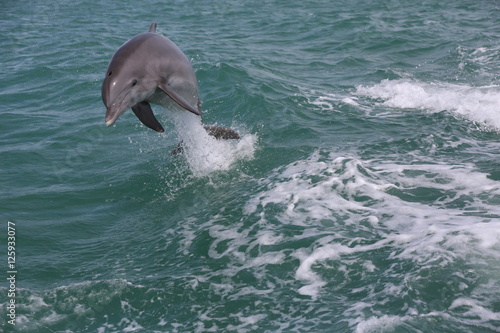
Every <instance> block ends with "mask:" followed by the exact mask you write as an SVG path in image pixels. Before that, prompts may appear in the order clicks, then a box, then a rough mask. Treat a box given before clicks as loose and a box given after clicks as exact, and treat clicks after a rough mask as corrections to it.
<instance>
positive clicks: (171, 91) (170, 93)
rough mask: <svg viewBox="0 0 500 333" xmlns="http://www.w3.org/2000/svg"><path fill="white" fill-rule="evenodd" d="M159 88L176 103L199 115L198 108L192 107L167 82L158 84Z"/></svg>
mask: <svg viewBox="0 0 500 333" xmlns="http://www.w3.org/2000/svg"><path fill="white" fill-rule="evenodd" d="M158 87H159V88H160V89H161V90H163V92H164V93H165V94H167V95H168V96H169V97H170V98H171V99H173V100H174V101H175V102H176V103H177V104H179V105H180V106H182V107H183V108H184V109H186V110H188V111H190V112H192V113H194V114H195V115H197V116H200V115H201V114H200V112H199V111H198V110H196V109H195V108H194V107H192V106H191V105H190V104H189V103H188V102H186V100H185V99H184V97H182V96H181V95H179V94H178V93H177V92H175V90H174V89H172V87H171V86H169V85H168V84H166V83H161V84H160V85H159V86H158Z"/></svg>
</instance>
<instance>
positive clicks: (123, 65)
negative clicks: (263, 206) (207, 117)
mask: <svg viewBox="0 0 500 333" xmlns="http://www.w3.org/2000/svg"><path fill="white" fill-rule="evenodd" d="M101 95H102V100H103V102H104V105H105V106H106V109H107V110H106V119H105V121H106V125H107V126H111V125H113V124H114V123H115V121H116V120H117V119H118V117H120V116H121V115H122V114H123V113H124V112H125V111H126V110H128V109H129V108H131V109H132V111H133V112H134V114H135V115H136V116H137V118H139V120H140V121H141V122H142V123H143V124H144V125H146V126H147V127H149V128H151V129H153V130H155V131H157V132H164V131H165V130H164V129H163V126H162V125H161V124H160V123H159V122H158V120H157V119H156V117H155V116H154V114H153V110H152V109H151V105H150V103H153V104H158V105H161V106H164V107H165V108H167V109H170V110H187V111H189V112H191V113H193V114H195V115H197V116H200V117H201V102H200V98H199V96H198V82H197V80H196V75H195V73H194V70H193V67H192V66H191V63H190V62H189V60H188V59H187V57H186V56H185V55H184V53H182V51H181V50H180V49H179V48H178V47H177V45H175V44H174V43H173V42H172V41H171V40H170V39H168V38H166V37H164V36H162V35H160V34H157V33H156V23H155V22H153V23H151V26H150V27H149V31H148V32H146V33H142V34H139V35H137V36H135V37H132V38H131V39H130V40H128V41H127V42H125V44H123V45H122V46H121V47H120V48H119V49H118V51H116V53H115V54H114V55H113V57H112V58H111V61H110V63H109V66H108V69H107V71H106V76H105V78H104V81H103V82H102V88H101ZM203 127H204V128H205V130H206V131H207V132H208V134H210V135H212V136H214V137H215V138H217V139H239V135H238V133H237V132H236V131H234V130H232V129H230V128H225V127H220V126H207V125H205V126H203Z"/></svg>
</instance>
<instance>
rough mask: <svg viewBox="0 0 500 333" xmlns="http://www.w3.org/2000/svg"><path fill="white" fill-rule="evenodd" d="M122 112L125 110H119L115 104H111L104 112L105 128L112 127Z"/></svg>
mask: <svg viewBox="0 0 500 333" xmlns="http://www.w3.org/2000/svg"><path fill="white" fill-rule="evenodd" d="M120 104H121V103H120ZM124 112H125V109H121V110H120V108H119V107H116V104H111V106H110V107H109V108H108V109H107V110H106V119H105V121H106V126H111V125H113V124H114V123H115V121H116V119H118V117H120V116H121V115H122V114H123V113H124Z"/></svg>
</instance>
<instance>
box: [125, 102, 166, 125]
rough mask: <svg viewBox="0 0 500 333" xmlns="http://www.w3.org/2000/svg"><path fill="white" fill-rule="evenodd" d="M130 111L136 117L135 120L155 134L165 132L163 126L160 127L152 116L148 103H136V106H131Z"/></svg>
mask: <svg viewBox="0 0 500 333" xmlns="http://www.w3.org/2000/svg"><path fill="white" fill-rule="evenodd" d="M132 111H134V113H135V115H136V116H137V118H139V120H140V121H141V123H143V124H144V125H146V126H147V127H149V128H151V129H152V130H155V131H157V132H165V130H164V129H163V126H161V124H160V123H159V122H158V120H157V119H156V117H155V115H154V114H153V110H151V105H149V103H148V102H139V103H137V104H136V105H134V106H132Z"/></svg>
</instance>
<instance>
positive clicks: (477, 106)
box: [356, 79, 500, 131]
mask: <svg viewBox="0 0 500 333" xmlns="http://www.w3.org/2000/svg"><path fill="white" fill-rule="evenodd" d="M356 95H360V96H367V97H369V98H374V99H378V100H380V101H381V102H382V104H383V105H385V106H388V107H392V108H401V109H423V110H427V111H429V112H441V111H449V112H451V113H453V114H455V115H456V116H460V117H464V118H467V119H469V120H471V121H474V122H477V123H479V124H480V125H482V126H484V127H485V128H487V129H490V128H492V129H494V130H496V131H499V130H500V86H497V85H493V86H484V87H472V86H466V85H457V84H450V83H426V82H421V81H417V80H411V79H398V80H382V81H381V82H380V83H378V84H374V85H371V86H363V85H360V86H357V87H356Z"/></svg>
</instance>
